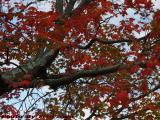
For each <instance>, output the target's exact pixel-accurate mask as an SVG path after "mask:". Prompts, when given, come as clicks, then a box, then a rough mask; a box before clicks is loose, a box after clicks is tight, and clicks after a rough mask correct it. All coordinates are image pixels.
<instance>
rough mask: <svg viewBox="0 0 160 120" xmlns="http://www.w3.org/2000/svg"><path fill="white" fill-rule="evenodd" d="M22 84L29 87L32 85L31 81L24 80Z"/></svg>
mask: <svg viewBox="0 0 160 120" xmlns="http://www.w3.org/2000/svg"><path fill="white" fill-rule="evenodd" d="M20 85H21V86H24V87H28V86H30V85H31V81H28V80H23V81H21V82H20Z"/></svg>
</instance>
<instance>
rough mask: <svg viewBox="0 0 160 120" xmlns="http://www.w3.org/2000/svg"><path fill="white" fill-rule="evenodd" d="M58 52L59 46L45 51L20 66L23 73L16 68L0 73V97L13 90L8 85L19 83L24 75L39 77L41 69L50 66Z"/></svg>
mask: <svg viewBox="0 0 160 120" xmlns="http://www.w3.org/2000/svg"><path fill="white" fill-rule="evenodd" d="M58 52H59V46H57V47H55V48H54V49H51V50H45V51H44V52H43V54H41V56H37V58H34V59H31V60H30V61H29V62H28V63H26V64H23V65H20V68H22V69H23V71H22V70H21V69H19V68H18V67H17V68H14V69H12V70H10V71H7V72H2V73H0V75H1V78H0V81H1V83H3V85H2V84H1V85H0V89H1V91H0V92H1V94H0V95H2V94H3V93H5V92H9V91H11V90H12V89H13V88H12V87H11V86H10V85H12V84H16V83H17V82H19V81H20V80H21V79H22V78H23V76H24V75H25V74H30V75H32V76H33V78H36V77H38V76H39V75H41V72H42V71H43V69H46V68H47V67H49V66H50V65H51V63H52V61H53V60H54V59H55V57H56V56H57V55H58ZM24 71H25V72H24ZM33 85H34V84H32V85H31V86H28V88H29V87H32V86H33ZM18 87H23V86H18Z"/></svg>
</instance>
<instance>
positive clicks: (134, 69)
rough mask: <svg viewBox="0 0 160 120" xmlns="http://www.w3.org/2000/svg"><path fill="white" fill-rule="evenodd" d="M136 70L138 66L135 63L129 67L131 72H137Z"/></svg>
mask: <svg viewBox="0 0 160 120" xmlns="http://www.w3.org/2000/svg"><path fill="white" fill-rule="evenodd" d="M138 70H139V66H138V65H135V66H133V67H131V68H130V73H131V74H133V73H135V72H137V71H138Z"/></svg>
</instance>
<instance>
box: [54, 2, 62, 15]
mask: <svg viewBox="0 0 160 120" xmlns="http://www.w3.org/2000/svg"><path fill="white" fill-rule="evenodd" d="M56 12H57V13H60V14H63V0H56Z"/></svg>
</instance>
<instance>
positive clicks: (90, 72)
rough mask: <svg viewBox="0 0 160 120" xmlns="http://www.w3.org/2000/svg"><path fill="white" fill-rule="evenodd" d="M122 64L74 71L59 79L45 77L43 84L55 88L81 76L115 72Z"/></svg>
mask: <svg viewBox="0 0 160 120" xmlns="http://www.w3.org/2000/svg"><path fill="white" fill-rule="evenodd" d="M121 65H122V64H121V63H120V64H117V65H112V66H108V67H104V68H99V69H94V70H86V71H84V70H82V71H77V72H74V73H72V74H70V75H65V76H63V77H61V78H59V79H45V80H44V84H45V85H49V86H51V88H53V89H56V88H57V87H60V86H64V85H68V84H70V83H72V82H74V81H75V80H77V79H79V78H82V77H91V76H92V77H94V76H97V75H104V74H110V73H113V72H116V71H117V70H118V69H119V68H120V66H121Z"/></svg>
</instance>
